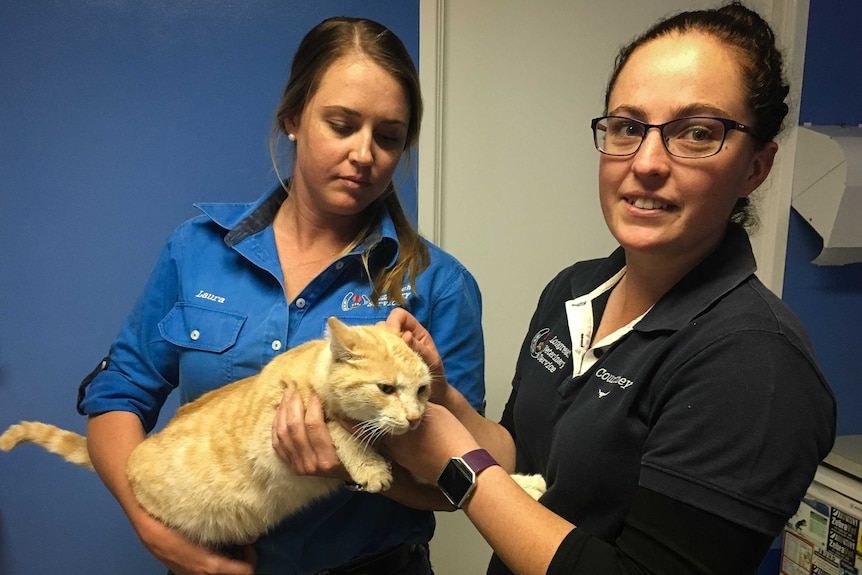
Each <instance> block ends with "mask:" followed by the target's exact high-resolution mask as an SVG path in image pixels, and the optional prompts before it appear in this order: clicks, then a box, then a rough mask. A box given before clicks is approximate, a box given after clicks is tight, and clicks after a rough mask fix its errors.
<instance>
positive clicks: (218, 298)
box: [195, 290, 225, 303]
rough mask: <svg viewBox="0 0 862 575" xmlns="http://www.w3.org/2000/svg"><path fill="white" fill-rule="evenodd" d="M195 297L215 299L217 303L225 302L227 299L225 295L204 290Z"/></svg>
mask: <svg viewBox="0 0 862 575" xmlns="http://www.w3.org/2000/svg"><path fill="white" fill-rule="evenodd" d="M195 297H197V298H201V299H208V300H210V301H214V302H216V303H224V302H225V299H224V298H223V297H221V296H219V295H215V294H211V293H209V292H205V291H204V290H201V291H199V292H198V295H196V296H195Z"/></svg>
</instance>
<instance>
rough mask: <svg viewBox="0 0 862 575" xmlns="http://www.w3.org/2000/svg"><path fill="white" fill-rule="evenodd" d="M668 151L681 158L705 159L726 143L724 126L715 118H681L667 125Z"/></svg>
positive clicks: (666, 142)
mask: <svg viewBox="0 0 862 575" xmlns="http://www.w3.org/2000/svg"><path fill="white" fill-rule="evenodd" d="M662 137H663V138H664V141H665V144H666V145H667V151H668V152H670V153H671V154H673V155H674V156H679V157H681V158H705V157H706V156H711V155H713V154H716V153H718V151H719V150H720V149H721V145H722V144H723V143H724V124H723V123H722V122H721V121H720V120H717V119H715V118H680V119H679V120H674V121H673V122H670V123H668V124H666V125H665V127H664V129H663V130H662Z"/></svg>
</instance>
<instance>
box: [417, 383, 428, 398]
mask: <svg viewBox="0 0 862 575" xmlns="http://www.w3.org/2000/svg"><path fill="white" fill-rule="evenodd" d="M429 393H431V388H430V387H428V386H427V385H423V386H422V387H420V388H419V391H418V392H417V395H419V397H423V396H425V395H428V394H429Z"/></svg>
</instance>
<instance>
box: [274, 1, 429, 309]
mask: <svg viewBox="0 0 862 575" xmlns="http://www.w3.org/2000/svg"><path fill="white" fill-rule="evenodd" d="M351 54H361V55H363V56H364V57H367V58H369V59H371V60H372V61H373V62H375V63H376V64H377V65H378V66H380V67H381V68H383V69H384V70H386V71H387V72H389V73H390V74H391V75H392V77H394V78H395V79H396V80H398V81H399V82H400V83H401V85H402V87H403V88H404V92H405V94H407V99H408V101H409V104H410V118H409V121H408V125H407V138H406V141H405V143H404V152H405V153H406V154H407V165H408V166H409V164H410V159H411V155H410V150H411V148H412V147H413V146H414V145H415V144H416V142H417V140H418V139H419V127H420V124H421V120H422V94H421V91H420V88H419V74H418V73H417V72H416V67H415V66H414V64H413V60H412V59H411V58H410V54H409V53H408V52H407V48H405V46H404V43H403V42H401V39H400V38H398V36H396V35H395V33H394V32H392V31H391V30H390V29H389V28H387V27H386V26H383V25H382V24H380V23H378V22H375V21H374V20H369V19H367V18H347V17H335V18H328V19H326V20H324V21H323V22H321V23H320V24H318V25H317V26H315V27H314V28H312V29H311V30H310V31H309V32H308V33H307V34H306V35H305V37H304V38H303V39H302V42H300V44H299V47H298V48H297V50H296V54H295V55H294V57H293V63H292V64H291V69H290V79H289V80H288V81H287V85H286V86H285V88H284V93H283V94H282V98H281V102H280V103H279V105H278V108H277V109H276V112H275V122H274V125H273V130H272V135H271V137H270V153H271V155H272V158H273V165H274V166H275V169H276V173H278V166H277V165H276V164H277V162H276V159H275V158H276V149H277V143H278V140H279V138H280V136H281V135H282V134H284V132H285V128H284V124H285V121H286V120H293V119H295V118H298V117H299V116H301V115H302V112H303V110H304V109H305V106H306V104H307V103H308V101H309V100H310V99H311V98H312V96H314V94H315V92H316V91H317V88H318V87H319V85H320V80H321V78H323V75H324V73H326V70H327V69H328V68H329V66H331V65H332V64H333V63H334V62H335V61H336V60H338V59H340V58H342V57H344V56H347V55H351ZM280 179H281V178H280ZM282 185H283V186H285V189H287V187H286V186H287V184H286V182H285V181H284V180H283V179H282ZM381 209H385V210H386V211H387V212H388V213H389V216H390V217H391V218H392V221H393V223H394V225H395V232H396V234H397V236H398V242H399V244H400V248H399V251H398V258H397V259H396V261H395V264H394V265H393V266H392V267H390V268H386V269H383V270H381V271H380V273H378V274H377V276H376V277H374V274H373V273H372V271H371V269H370V264H369V254H368V252H365V253H363V254H362V263H363V266H364V267H365V271H366V273H367V274H368V277H369V280H371V282H372V294H371V299H372V302H373V303H374V305H377V303H378V300H379V298H380V296H381V295H383V294H387V296H388V298H389V299H390V300H394V301H395V302H396V303H398V304H403V303H404V296H403V295H402V293H401V286H402V285H404V282H405V280H406V281H409V282H410V283H411V288H412V283H413V282H414V281H415V279H416V277H417V276H418V275H419V274H420V273H422V271H424V270H425V268H427V267H428V261H429V258H430V256H429V253H428V246H426V245H425V243H424V242H423V241H422V238H421V237H420V236H419V234H418V233H417V231H416V230H415V229H414V227H413V226H412V224H411V223H410V220H409V219H408V218H407V215H406V214H405V213H404V208H402V207H401V202H400V201H399V200H398V194H397V193H396V191H395V186H394V185H393V184H392V183H391V182H390V183H389V186H388V187H387V188H386V191H385V192H384V193H383V195H381V196H380V198H378V199H377V200H376V201H375V202H374V203H373V204H371V205H370V206H368V208H366V210H365V213H364V214H363V216H364V217H365V225H364V226H362V229H360V231H359V233H358V234H357V236H356V237H355V238H354V239H353V241H352V242H351V243H350V245H348V246H347V248H345V251H344V253H347V252H349V251H351V250H353V249H354V248H356V247H357V246H358V245H360V244H361V243H362V242H363V241H365V239H366V238H367V237H368V234H369V233H371V231H372V230H373V228H374V225H375V222H376V221H377V216H378V214H379V213H380V210H381Z"/></svg>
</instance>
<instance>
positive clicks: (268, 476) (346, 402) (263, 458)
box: [0, 318, 431, 547]
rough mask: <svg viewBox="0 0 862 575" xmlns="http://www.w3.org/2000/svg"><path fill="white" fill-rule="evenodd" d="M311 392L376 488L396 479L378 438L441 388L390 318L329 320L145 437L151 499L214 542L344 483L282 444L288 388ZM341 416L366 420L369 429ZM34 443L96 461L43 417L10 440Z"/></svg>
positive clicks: (155, 510) (145, 500)
mask: <svg viewBox="0 0 862 575" xmlns="http://www.w3.org/2000/svg"><path fill="white" fill-rule="evenodd" d="M289 384H294V385H296V386H297V389H298V390H299V391H300V393H301V394H302V397H303V399H305V400H306V401H307V399H308V395H309V392H311V391H314V392H315V393H317V394H318V395H319V396H320V397H321V399H322V401H323V405H324V410H325V412H326V414H327V419H328V420H329V423H328V425H329V430H330V432H331V433H332V439H333V442H334V444H335V447H336V450H337V452H338V455H339V457H340V459H341V461H342V463H343V464H344V467H345V468H346V469H347V471H348V472H349V473H350V476H351V477H352V478H353V481H354V482H356V483H357V484H358V485H359V486H361V487H362V488H363V489H364V490H365V491H369V492H379V491H385V490H386V489H388V488H389V486H390V485H391V482H392V473H391V469H390V465H389V463H388V462H387V461H386V459H384V458H383V457H382V456H381V455H380V454H379V453H377V452H376V451H374V449H372V448H371V447H370V446H369V444H370V443H371V442H373V441H374V440H375V439H376V438H378V437H380V436H382V435H384V434H387V433H392V434H396V435H397V434H401V433H404V432H406V431H408V430H410V429H414V428H416V426H417V425H418V424H419V421H420V420H421V418H422V414H423V413H424V411H425V405H426V403H427V401H428V398H429V396H430V394H431V375H430V372H429V370H428V367H427V366H426V365H425V363H424V362H423V361H422V359H421V358H420V357H419V355H418V354H417V353H415V352H414V351H413V350H412V349H410V347H409V346H408V345H407V344H406V343H404V341H403V340H402V339H401V337H400V336H399V335H398V334H396V333H394V332H392V331H390V330H389V329H387V328H385V327H382V326H357V327H348V326H346V325H345V324H343V323H341V322H340V321H338V320H337V319H335V318H330V319H329V321H328V329H327V335H326V338H325V339H318V340H313V341H310V342H308V343H306V344H304V345H301V346H299V347H296V348H294V349H292V350H289V351H287V352H285V353H283V354H281V355H279V356H277V357H276V358H275V359H273V360H272V361H271V362H270V363H269V364H268V365H267V366H266V367H264V369H263V370H262V371H261V372H260V373H259V374H258V375H256V376H253V377H249V378H246V379H243V380H240V381H237V382H235V383H232V384H230V385H227V386H225V387H222V388H220V389H216V390H213V391H211V392H209V393H207V394H205V395H203V396H201V397H200V398H198V399H197V400H195V401H193V402H191V403H188V404H186V405H184V406H182V407H180V409H179V410H177V413H176V415H175V416H174V417H173V418H172V419H171V420H170V421H169V422H168V424H167V425H166V426H165V428H164V429H162V430H161V431H159V432H158V433H155V434H153V435H151V436H149V437H148V438H147V439H145V440H144V441H143V442H142V443H141V444H139V445H138V446H137V447H136V448H135V450H134V451H133V452H132V454H131V456H130V457H129V461H128V464H127V469H126V472H127V475H128V477H129V481H130V482H131V484H132V488H133V490H134V492H135V496H136V498H137V499H138V501H139V502H140V504H141V505H142V506H143V507H144V508H145V509H146V510H147V511H148V512H149V513H150V514H152V515H153V516H154V517H156V518H158V519H159V520H161V521H162V522H163V523H165V524H166V525H169V526H170V527H173V528H174V529H177V530H179V531H181V532H182V533H184V534H185V535H186V536H187V537H188V538H189V539H191V540H192V541H196V542H199V543H203V544H206V545H210V546H213V547H217V546H221V545H224V544H231V543H237V542H243V541H248V540H250V539H252V538H254V537H256V536H258V535H260V534H262V533H264V532H266V531H267V530H268V529H270V528H271V527H273V526H274V525H276V524H277V523H278V522H279V521H281V520H282V519H283V518H285V517H287V516H288V515H290V514H292V513H294V512H296V511H298V510H299V509H300V508H302V507H304V506H305V505H306V504H308V503H309V502H310V501H312V500H313V499H316V498H319V497H322V496H324V495H326V494H328V493H330V492H332V491H334V490H336V489H338V487H339V486H340V485H341V484H342V482H341V481H339V480H337V479H329V478H323V477H298V476H295V475H293V474H292V473H291V472H290V470H289V468H288V467H287V466H286V465H285V464H284V463H283V462H282V461H281V460H279V459H278V457H277V456H276V453H275V450H274V449H273V448H272V440H271V427H272V422H273V418H274V416H275V409H276V407H277V406H278V404H279V402H280V401H281V397H282V394H283V392H284V390H285V388H286V386H287V385H289ZM337 415H344V416H346V417H348V418H351V419H355V420H358V421H362V422H364V423H362V424H361V426H360V431H359V433H358V437H354V436H352V435H351V434H350V433H349V432H348V431H346V430H345V429H344V428H343V427H342V426H341V425H340V424H339V423H338V422H337V421H335V417H334V416H337ZM24 442H32V443H36V444H38V445H41V446H42V447H44V448H46V449H47V450H48V451H51V452H53V453H57V454H59V455H62V456H63V457H64V458H65V459H66V460H67V461H70V462H72V463H76V464H78V465H82V466H85V467H89V468H91V469H92V464H91V462H90V457H89V455H88V452H87V439H86V437H83V436H81V435H78V434H76V433H73V432H70V431H65V430H62V429H59V428H57V427H55V426H53V425H48V424H45V423H38V422H22V423H20V424H18V425H13V426H11V427H10V428H9V429H8V430H7V431H6V432H5V433H3V435H2V436H0V449H3V450H4V451H8V450H10V449H12V448H13V447H15V446H16V445H18V444H19V443H24Z"/></svg>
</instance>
